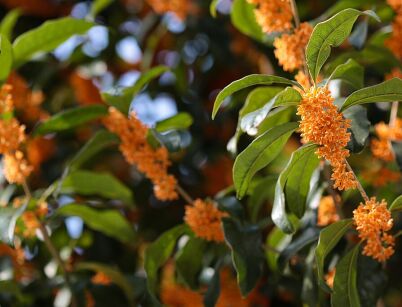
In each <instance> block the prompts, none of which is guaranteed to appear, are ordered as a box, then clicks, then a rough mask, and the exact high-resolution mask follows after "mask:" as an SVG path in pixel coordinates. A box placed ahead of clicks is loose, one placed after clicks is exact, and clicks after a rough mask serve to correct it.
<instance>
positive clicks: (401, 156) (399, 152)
mask: <svg viewBox="0 0 402 307" xmlns="http://www.w3.org/2000/svg"><path fill="white" fill-rule="evenodd" d="M391 144H392V149H393V151H394V153H395V159H396V163H397V164H398V166H399V170H401V171H402V142H391Z"/></svg>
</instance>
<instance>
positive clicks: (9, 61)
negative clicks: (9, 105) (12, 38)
mask: <svg viewBox="0 0 402 307" xmlns="http://www.w3.org/2000/svg"><path fill="white" fill-rule="evenodd" d="M12 65H13V49H12V47H11V44H10V42H9V41H8V39H7V37H6V36H5V35H4V34H0V81H4V80H6V79H7V77H8V75H9V74H10V71H11V67H12Z"/></svg>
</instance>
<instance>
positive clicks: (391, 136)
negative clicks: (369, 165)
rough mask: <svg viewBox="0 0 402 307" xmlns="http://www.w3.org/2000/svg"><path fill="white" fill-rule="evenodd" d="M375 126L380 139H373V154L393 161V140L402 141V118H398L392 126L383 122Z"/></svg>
mask: <svg viewBox="0 0 402 307" xmlns="http://www.w3.org/2000/svg"><path fill="white" fill-rule="evenodd" d="M374 128H375V132H376V134H377V136H378V139H373V140H372V141H371V151H372V153H373V156H374V157H376V158H378V159H381V160H384V161H387V162H389V161H393V160H394V158H395V155H394V152H393V151H392V146H391V141H402V119H401V118H397V119H396V120H395V123H394V125H393V126H392V127H391V126H390V125H387V124H385V123H384V122H381V123H378V124H377V125H375V127H374Z"/></svg>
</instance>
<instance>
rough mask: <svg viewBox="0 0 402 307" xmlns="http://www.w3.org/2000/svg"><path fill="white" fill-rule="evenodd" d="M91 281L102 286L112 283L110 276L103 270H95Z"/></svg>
mask: <svg viewBox="0 0 402 307" xmlns="http://www.w3.org/2000/svg"><path fill="white" fill-rule="evenodd" d="M91 281H92V283H94V284H95V285H102V286H108V285H110V284H111V283H112V280H111V279H110V277H109V276H107V275H106V274H105V273H103V272H97V273H96V274H95V275H94V276H92V278H91Z"/></svg>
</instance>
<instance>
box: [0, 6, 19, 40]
mask: <svg viewBox="0 0 402 307" xmlns="http://www.w3.org/2000/svg"><path fill="white" fill-rule="evenodd" d="M20 16H21V10H20V9H14V10H12V11H9V12H8V13H7V15H6V16H4V17H3V19H2V20H1V23H0V33H1V34H3V35H4V36H5V37H6V38H7V39H8V40H9V41H10V40H11V39H12V33H13V30H14V26H15V24H16V23H17V20H18V18H19V17H20Z"/></svg>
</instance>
